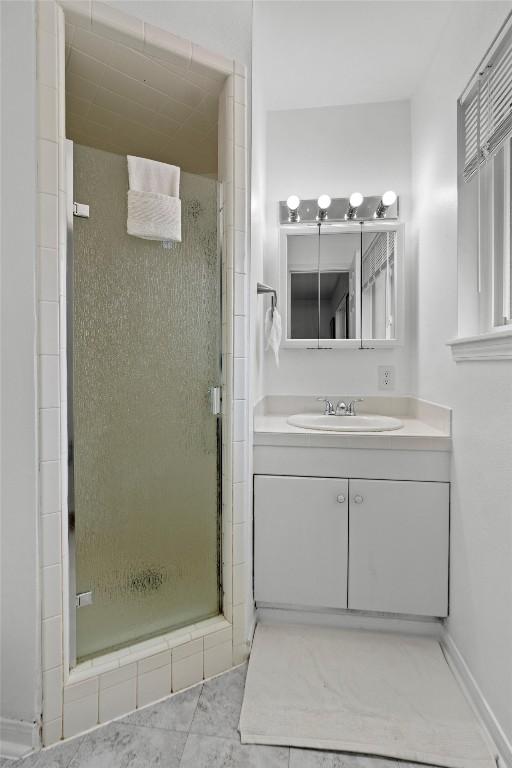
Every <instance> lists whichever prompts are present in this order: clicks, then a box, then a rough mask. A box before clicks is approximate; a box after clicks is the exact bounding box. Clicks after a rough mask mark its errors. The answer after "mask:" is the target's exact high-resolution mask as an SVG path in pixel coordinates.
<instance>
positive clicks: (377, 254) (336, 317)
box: [281, 222, 398, 348]
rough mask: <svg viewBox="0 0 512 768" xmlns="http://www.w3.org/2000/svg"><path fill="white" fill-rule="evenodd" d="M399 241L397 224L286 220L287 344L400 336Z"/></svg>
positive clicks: (335, 344)
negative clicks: (318, 224) (398, 333)
mask: <svg viewBox="0 0 512 768" xmlns="http://www.w3.org/2000/svg"><path fill="white" fill-rule="evenodd" d="M397 248H398V227H397V226H396V225H394V226H393V227H390V226H386V225H385V224H380V223H377V222H375V223H373V222H372V223H365V224H363V225H361V224H356V223H347V224H341V223H338V224H335V223H331V224H322V226H321V227H320V231H319V228H318V226H316V225H313V226H311V225H298V226H296V225H292V226H283V227H282V230H281V249H282V252H281V270H282V271H281V274H282V282H281V286H282V288H281V290H282V295H283V298H284V294H286V302H285V303H284V302H282V303H281V307H282V309H284V308H285V311H284V312H283V314H284V315H285V317H284V318H283V321H284V322H283V328H284V329H285V334H284V339H283V343H284V345H288V346H295V347H322V348H330V347H343V346H347V345H349V346H352V347H353V346H374V345H373V344H369V343H367V342H374V341H377V342H384V341H388V342H391V341H396V337H397V322H396V306H397V278H396V275H397V260H398V259H397ZM283 288H284V289H285V290H283ZM350 340H352V342H353V343H352V344H347V342H350Z"/></svg>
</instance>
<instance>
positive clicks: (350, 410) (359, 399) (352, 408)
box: [347, 397, 364, 416]
mask: <svg viewBox="0 0 512 768" xmlns="http://www.w3.org/2000/svg"><path fill="white" fill-rule="evenodd" d="M363 400H364V397H356V398H354V400H351V401H350V403H349V404H348V405H347V415H349V416H355V415H356V403H362V402H363Z"/></svg>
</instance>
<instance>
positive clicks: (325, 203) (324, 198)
mask: <svg viewBox="0 0 512 768" xmlns="http://www.w3.org/2000/svg"><path fill="white" fill-rule="evenodd" d="M330 204H331V198H330V197H329V195H320V197H319V198H318V207H319V208H320V210H322V211H326V210H327V209H328V207H329V206H330Z"/></svg>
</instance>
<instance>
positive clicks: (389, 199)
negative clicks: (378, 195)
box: [382, 189, 396, 208]
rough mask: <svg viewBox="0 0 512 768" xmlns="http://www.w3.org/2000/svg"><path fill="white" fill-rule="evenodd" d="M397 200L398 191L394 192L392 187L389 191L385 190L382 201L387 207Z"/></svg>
mask: <svg viewBox="0 0 512 768" xmlns="http://www.w3.org/2000/svg"><path fill="white" fill-rule="evenodd" d="M395 200H396V192H393V190H392V189H389V190H388V191H387V192H384V194H383V195H382V202H383V204H384V205H385V206H386V208H389V206H390V205H393V203H394V202H395Z"/></svg>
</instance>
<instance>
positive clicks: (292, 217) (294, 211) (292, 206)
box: [286, 195, 300, 222]
mask: <svg viewBox="0 0 512 768" xmlns="http://www.w3.org/2000/svg"><path fill="white" fill-rule="evenodd" d="M286 205H287V206H288V221H296V222H298V221H300V216H299V205H300V197H298V196H297V195H290V197H289V198H288V200H287V201H286Z"/></svg>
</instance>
